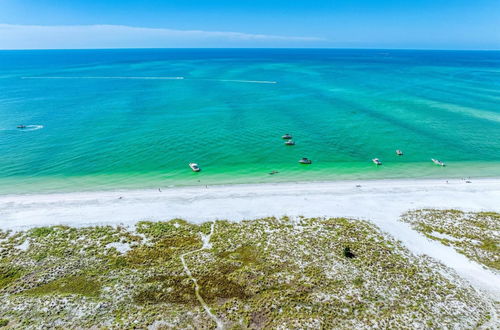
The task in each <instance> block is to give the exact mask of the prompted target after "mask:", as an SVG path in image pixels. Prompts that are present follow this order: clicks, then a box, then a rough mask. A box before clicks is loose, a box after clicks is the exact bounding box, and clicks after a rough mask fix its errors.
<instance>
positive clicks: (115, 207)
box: [0, 179, 500, 299]
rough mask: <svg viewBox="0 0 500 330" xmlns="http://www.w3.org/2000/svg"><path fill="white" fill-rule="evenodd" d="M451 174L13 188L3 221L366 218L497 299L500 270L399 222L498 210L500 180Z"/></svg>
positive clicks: (20, 225)
mask: <svg viewBox="0 0 500 330" xmlns="http://www.w3.org/2000/svg"><path fill="white" fill-rule="evenodd" d="M448 181H449V183H446V181H445V180H380V181H339V182H310V183H282V184H261V185H233V186H209V187H208V189H207V188H205V187H204V186H203V187H186V188H172V189H162V190H163V192H162V193H160V192H158V191H157V190H133V191H112V192H85V193H65V194H46V195H8V196H0V219H1V220H0V228H2V229H14V230H21V229H26V228H30V227H34V226H47V225H58V224H61V225H71V226H88V225H103V224H121V223H123V224H126V225H132V224H134V223H136V222H137V221H139V220H170V219H173V218H183V219H186V220H189V221H193V222H197V223H199V222H203V221H211V220H217V219H229V220H235V221H238V220H242V219H256V218H261V217H267V216H282V215H287V216H290V217H296V216H300V215H303V216H306V217H316V216H336V217H338V216H344V217H355V218H363V219H368V220H371V221H373V222H374V223H375V224H377V225H378V226H379V227H380V228H381V229H382V230H384V231H386V232H388V233H389V234H391V235H392V236H394V237H395V238H396V239H398V240H401V241H402V243H403V244H404V245H405V246H406V247H407V248H409V249H410V250H411V251H412V252H414V253H416V254H427V255H429V256H431V257H433V258H435V259H437V260H438V261H441V262H442V263H444V264H445V265H447V266H449V267H451V268H453V269H455V270H456V271H457V272H458V273H459V274H460V275H462V276H463V277H464V278H466V279H468V280H469V281H470V282H471V283H473V284H474V285H475V286H476V287H478V288H481V289H485V290H488V291H489V292H491V293H493V294H494V295H495V296H496V297H497V298H498V299H500V286H499V285H498V284H497V283H500V278H499V276H498V275H495V274H493V273H492V272H490V271H488V270H486V269H484V268H483V267H482V266H481V265H479V264H477V263H475V262H471V261H469V260H468V259H467V258H466V257H465V256H463V255H461V254H459V253H457V252H456V251H455V250H454V249H453V248H452V247H448V246H444V245H442V244H441V243H439V242H436V241H432V240H430V239H427V238H426V237H425V236H423V235H421V234H419V233H417V232H416V231H414V230H412V229H411V228H410V226H409V225H408V224H406V223H403V222H400V221H399V217H400V215H401V214H402V213H404V212H406V211H408V210H410V209H418V208H456V209H461V210H464V211H481V210H484V211H497V212H500V179H481V180H472V183H465V182H464V181H463V180H448ZM356 185H361V187H356ZM120 197H122V198H121V199H120Z"/></svg>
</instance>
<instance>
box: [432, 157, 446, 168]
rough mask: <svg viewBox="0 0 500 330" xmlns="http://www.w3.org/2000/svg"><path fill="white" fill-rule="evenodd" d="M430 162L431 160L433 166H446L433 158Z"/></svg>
mask: <svg viewBox="0 0 500 330" xmlns="http://www.w3.org/2000/svg"><path fill="white" fill-rule="evenodd" d="M431 160H432V162H433V163H434V164H436V165H439V166H446V165H445V163H443V162H442V161H440V160H439V159H434V158H432V159H431Z"/></svg>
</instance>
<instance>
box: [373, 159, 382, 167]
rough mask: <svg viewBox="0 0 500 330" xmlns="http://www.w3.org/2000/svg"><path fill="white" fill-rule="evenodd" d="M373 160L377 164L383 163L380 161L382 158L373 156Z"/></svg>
mask: <svg viewBox="0 0 500 330" xmlns="http://www.w3.org/2000/svg"><path fill="white" fill-rule="evenodd" d="M372 162H374V163H375V165H382V162H381V161H380V159H378V158H373V159H372Z"/></svg>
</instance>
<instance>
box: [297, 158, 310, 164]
mask: <svg viewBox="0 0 500 330" xmlns="http://www.w3.org/2000/svg"><path fill="white" fill-rule="evenodd" d="M299 163H301V164H312V160H310V159H309V158H305V157H304V158H302V159H301V160H299Z"/></svg>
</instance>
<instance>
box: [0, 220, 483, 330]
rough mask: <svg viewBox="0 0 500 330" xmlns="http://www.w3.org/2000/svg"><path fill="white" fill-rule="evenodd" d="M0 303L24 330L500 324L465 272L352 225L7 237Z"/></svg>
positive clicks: (53, 230) (171, 226) (169, 226)
mask: <svg viewBox="0 0 500 330" xmlns="http://www.w3.org/2000/svg"><path fill="white" fill-rule="evenodd" d="M212 228H213V231H211V229H212ZM181 257H182V258H183V260H184V261H185V264H186V267H187V269H188V271H189V273H190V274H187V272H186V269H185V268H184V267H183V264H182V261H181ZM190 276H192V278H191V277H190ZM193 279H195V280H196V283H197V285H198V286H199V294H200V296H201V297H202V298H203V301H204V302H205V303H206V305H207V307H208V308H209V311H210V313H211V314H212V315H213V317H211V316H210V315H209V313H207V311H206V310H204V309H203V307H202V305H201V304H200V301H199V299H197V296H196V295H195V285H194V283H193ZM0 298H1V300H2V304H1V305H0V319H2V320H0V322H4V323H5V325H6V326H7V327H13V328H16V327H24V328H43V327H50V328H75V327H83V328H90V327H93V326H95V327H100V328H106V329H136V328H146V327H148V326H152V327H154V328H192V327H194V328H215V327H216V323H215V322H214V319H213V318H216V319H217V320H219V321H220V322H221V323H222V324H223V326H224V328H228V329H244V328H254V329H261V328H321V327H322V328H345V329H352V328H372V327H380V328H405V327H407V328H443V327H446V328H474V327H477V326H479V325H481V324H484V323H485V322H487V321H488V319H489V317H490V316H489V309H488V304H487V302H485V301H484V300H483V299H484V298H483V297H481V296H479V295H478V294H477V293H476V291H475V290H474V289H472V288H471V287H470V286H469V285H468V284H466V283H465V282H463V281H462V280H461V279H460V278H459V277H458V276H457V275H455V273H454V272H453V271H451V270H450V269H447V268H446V267H445V266H443V265H441V264H438V263H436V262H435V261H433V260H431V259H430V258H428V257H425V256H415V255H413V254H411V253H410V252H409V251H408V250H407V249H405V248H404V247H403V246H402V245H401V244H400V243H399V242H397V241H395V240H394V239H392V238H390V237H388V236H387V235H386V234H384V233H382V232H381V231H380V230H379V229H378V228H377V227H375V226H374V225H373V224H371V223H369V222H367V221H361V220H354V219H346V218H295V219H290V218H287V217H283V218H279V219H278V218H264V219H259V220H252V221H242V222H229V221H216V222H215V223H209V222H207V223H202V224H199V225H198V224H193V223H189V222H186V221H184V220H180V219H174V220H171V221H166V222H148V221H143V222H140V223H138V224H137V225H136V226H135V228H125V227H121V226H118V227H111V226H97V227H84V228H73V227H65V226H54V227H44V228H35V229H31V230H28V231H19V232H10V231H9V232H6V231H3V232H1V231H0Z"/></svg>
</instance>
